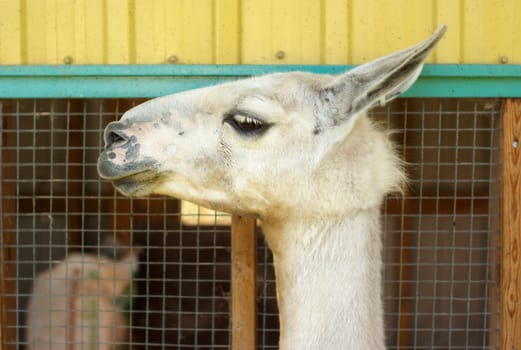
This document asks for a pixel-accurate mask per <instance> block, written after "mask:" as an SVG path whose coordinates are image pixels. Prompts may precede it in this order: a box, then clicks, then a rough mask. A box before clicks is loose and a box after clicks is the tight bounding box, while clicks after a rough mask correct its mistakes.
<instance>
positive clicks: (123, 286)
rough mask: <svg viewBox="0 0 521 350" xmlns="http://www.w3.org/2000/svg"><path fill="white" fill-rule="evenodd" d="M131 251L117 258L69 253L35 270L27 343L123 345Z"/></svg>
mask: <svg viewBox="0 0 521 350" xmlns="http://www.w3.org/2000/svg"><path fill="white" fill-rule="evenodd" d="M136 267H137V257H136V255H135V253H130V254H128V255H127V257H125V258H123V259H122V260H120V261H112V260H110V259H108V258H105V257H99V256H96V255H88V254H80V253H72V254H70V255H69V256H68V257H67V258H66V259H64V260H63V261H61V262H60V263H58V264H56V265H55V266H54V267H52V268H51V269H50V270H48V271H44V272H42V273H40V274H39V275H38V277H37V278H36V280H35V282H34V286H33V292H32V296H31V299H30V300H29V307H28V322H27V337H26V338H27V349H30V350H51V349H52V350H76V349H100V350H109V349H111V350H112V349H116V348H121V349H124V348H127V346H126V344H127V343H128V323H127V321H126V318H125V317H124V307H125V304H126V303H128V302H129V295H128V291H129V288H130V285H131V281H132V274H133V272H134V271H135V269H136Z"/></svg>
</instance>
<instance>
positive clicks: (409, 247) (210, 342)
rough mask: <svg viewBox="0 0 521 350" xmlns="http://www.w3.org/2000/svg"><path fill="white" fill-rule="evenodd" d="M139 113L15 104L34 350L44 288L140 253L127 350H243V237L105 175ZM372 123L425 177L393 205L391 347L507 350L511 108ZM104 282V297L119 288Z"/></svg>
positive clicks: (14, 184)
mask: <svg viewBox="0 0 521 350" xmlns="http://www.w3.org/2000/svg"><path fill="white" fill-rule="evenodd" d="M137 102H139V101H135V100H110V99H103V100H3V101H0V113H1V114H0V115H1V118H2V130H1V135H2V144H1V157H2V158H1V164H2V167H1V171H0V179H1V198H2V201H1V204H0V205H1V207H0V210H1V212H2V216H3V220H2V228H1V232H2V243H3V248H2V249H3V252H4V254H3V255H2V258H3V261H1V262H0V263H1V264H2V268H3V269H4V272H5V273H4V280H5V281H4V284H5V286H7V287H5V286H4V288H3V290H2V291H1V293H2V295H0V297H2V298H3V299H4V301H6V302H4V305H7V307H8V308H9V309H8V310H7V311H8V312H9V315H10V316H12V317H10V318H9V324H8V325H6V326H5V327H6V328H5V329H7V330H8V332H11V333H13V334H15V336H14V338H13V339H14V340H12V342H16V344H17V346H18V347H19V348H20V349H24V348H25V347H26V345H27V339H28V336H27V335H28V333H29V332H28V327H29V324H30V323H29V322H28V320H29V319H30V314H31V312H33V313H34V310H33V309H31V308H30V302H29V300H30V299H31V295H32V292H33V291H34V289H35V288H36V287H35V286H36V283H35V281H36V280H37V279H38V276H42V275H41V274H42V273H43V272H44V271H48V270H49V269H51V268H52V267H53V266H56V264H59V263H60V262H61V261H63V259H67V258H68V257H70V256H73V255H74V254H75V253H80V254H83V255H87V256H97V257H100V256H103V257H105V258H106V259H110V261H114V262H118V261H122V259H123V260H124V258H125V256H127V255H128V254H131V253H132V254H136V255H137V256H138V258H139V263H138V264H137V266H136V268H135V269H134V270H133V272H132V274H133V279H132V281H133V282H132V283H131V284H130V287H131V288H129V289H127V292H128V291H130V292H129V293H130V294H129V295H130V296H131V298H130V299H129V300H131V302H128V303H127V304H125V305H123V306H121V308H120V309H118V310H120V311H121V314H122V316H123V320H124V322H123V323H122V324H121V325H120V326H121V327H122V328H123V329H124V330H123V332H127V334H126V337H125V341H123V342H122V344H123V345H124V346H126V347H127V348H131V349H151V348H161V349H193V348H198V349H218V348H223V349H224V348H226V349H227V348H229V346H230V339H231V336H230V327H229V325H230V297H231V296H230V278H231V274H230V228H229V226H227V225H225V224H223V221H222V220H217V218H213V217H212V216H211V215H210V216H209V217H204V216H197V215H195V223H194V220H193V219H194V217H191V219H192V220H191V221H186V220H183V217H182V213H181V210H180V204H179V202H178V201H177V200H174V199H169V198H163V197H151V198H147V199H128V198H124V197H122V196H121V195H119V194H118V193H116V192H115V191H114V189H113V188H112V186H111V185H110V184H109V183H107V182H104V181H101V180H100V179H99V177H98V176H97V172H96V160H97V157H98V154H99V152H100V150H101V148H102V147H103V145H102V136H101V135H102V130H103V128H104V126H105V125H106V124H107V123H108V122H109V121H112V120H115V119H117V118H119V117H120V116H121V114H122V112H124V111H125V110H126V109H128V108H129V107H131V106H132V105H134V104H136V103H137ZM372 115H373V117H374V118H375V119H376V120H378V121H380V122H382V123H385V124H387V125H389V126H390V127H391V128H392V129H393V130H395V132H394V133H393V135H392V137H393V138H394V139H395V141H396V144H397V148H398V150H399V152H401V153H402V155H403V158H404V159H405V161H406V162H407V163H406V168H407V171H408V175H409V179H410V182H409V186H408V188H407V189H406V190H405V192H404V194H403V195H402V194H397V195H393V196H390V197H389V198H388V199H387V200H386V202H385V203H384V205H383V208H382V210H383V213H384V216H383V218H382V226H383V229H384V234H383V240H384V250H383V256H384V262H385V270H384V279H383V285H384V296H383V297H384V304H385V321H386V337H387V343H388V347H389V348H390V349H484V348H498V347H499V344H498V332H499V329H498V321H497V319H498V313H499V310H498V308H499V302H498V298H499V296H498V288H497V283H498V272H497V270H498V267H499V264H500V261H499V258H498V255H497V251H498V249H499V225H498V222H499V215H500V213H499V203H500V201H501V198H500V196H499V191H498V188H499V182H500V178H499V176H498V174H499V173H498V171H497V169H498V167H500V159H498V157H497V155H498V150H497V147H498V144H499V142H498V141H499V132H500V103H499V102H498V101H496V100H468V99H466V100H456V99H451V100H444V99H400V100H397V101H395V102H393V103H392V104H390V105H389V106H387V107H385V108H380V109H377V110H375V111H374V112H372ZM191 215H192V216H193V215H194V214H191ZM214 219H215V220H214ZM201 220H204V223H203V222H202V221H201ZM212 220H214V221H212ZM188 223H189V224H188ZM257 249H258V252H257V253H258V254H257V268H258V271H257V282H258V286H257V301H258V329H257V332H258V337H257V338H258V347H259V348H260V349H276V348H277V340H278V315H277V304H276V297H275V293H276V292H275V281H274V273H273V269H272V257H271V254H270V252H269V250H268V249H267V248H266V246H265V244H264V240H263V238H262V235H261V233H260V232H259V235H258V248H257ZM6 252H7V253H8V254H7V253H6ZM83 268H84V269H86V267H83ZM100 269H101V268H100ZM100 276H101V275H100ZM100 276H98V277H99V278H98V279H97V281H98V282H97V283H98V287H99V286H102V285H103V286H104V285H106V284H109V285H113V284H114V283H115V277H111V278H109V279H106V280H104V279H103V278H102V277H100ZM91 277H92V276H90V277H89V278H91ZM62 280H63V281H65V283H69V280H72V278H71V276H69V275H67V274H65V277H62ZM71 288H72V287H71ZM95 290H96V291H99V290H101V289H100V288H98V289H95ZM40 292H41V293H44V292H42V291H40ZM45 293H47V294H45ZM45 293H44V295H47V299H48V300H50V299H51V295H49V294H50V292H49V291H48V290H47V292H45ZM76 293H77V295H79V296H83V294H81V293H80V294H78V293H79V292H76ZM99 293H101V292H99ZM64 294H67V293H64ZM64 305H65V306H64V308H65V307H67V305H68V306H69V307H71V305H72V304H70V303H69V304H64ZM54 307H55V308H56V307H57V306H54ZM58 308H59V306H58ZM55 311H56V310H55ZM58 311H63V312H65V311H66V310H58ZM69 316H70V315H69ZM52 322H53V317H51V316H48V317H47V319H46V323H47V325H51V326H52ZM82 322H83V321H82ZM84 326H85V327H87V326H88V325H84ZM60 327H61V328H64V329H65V327H64V326H63V325H59V324H58V323H57V324H56V327H55V328H60ZM100 327H101V326H100ZM105 327H109V326H105ZM100 334H101V333H100ZM69 336H70V334H69ZM76 336H78V334H76ZM115 337H116V336H115V335H114V334H112V335H111V336H109V338H108V339H109V340H107V342H115V341H116V339H115ZM64 339H65V340H64V342H65V343H66V342H67V337H66V336H65V337H64ZM84 341H88V340H84ZM118 341H119V340H118ZM120 343H121V341H120ZM111 344H112V343H111Z"/></svg>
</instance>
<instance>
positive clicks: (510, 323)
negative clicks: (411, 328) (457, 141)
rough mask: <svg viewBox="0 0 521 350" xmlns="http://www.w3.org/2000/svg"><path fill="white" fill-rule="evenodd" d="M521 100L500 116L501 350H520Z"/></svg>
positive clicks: (510, 104) (507, 104) (506, 108)
mask: <svg viewBox="0 0 521 350" xmlns="http://www.w3.org/2000/svg"><path fill="white" fill-rule="evenodd" d="M520 139H521V100H520V99H515V100H513V99H509V100H507V101H506V103H505V109H504V113H503V216H502V217H503V224H502V226H503V238H502V241H503V242H502V243H503V244H502V277H501V280H502V287H501V293H502V299H501V300H502V301H501V302H502V310H501V321H502V322H501V333H502V337H501V349H503V350H512V349H521V261H520V254H521V252H520V249H521V207H520V205H521V203H520V199H521V146H520V145H519V142H520Z"/></svg>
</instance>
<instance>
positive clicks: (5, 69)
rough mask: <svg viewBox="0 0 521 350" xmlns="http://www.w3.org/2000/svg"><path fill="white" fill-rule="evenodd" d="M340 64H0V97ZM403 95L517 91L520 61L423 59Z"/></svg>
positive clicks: (180, 87)
mask: <svg viewBox="0 0 521 350" xmlns="http://www.w3.org/2000/svg"><path fill="white" fill-rule="evenodd" d="M351 68H353V66H345V65H58V66H51V65H17V66H0V98H110V97H113V98H124V97H143V98H149V97H156V96H162V95H167V94H170V93H175V92H179V91H184V90H189V89H194V88H199V87H203V86H208V85H215V84H218V83H222V82H227V81H232V80H237V79H240V78H245V77H249V76H252V75H262V74H269V73H274V72H290V71H306V72H312V73H319V74H339V73H342V72H345V71H347V70H349V69H351ZM404 96H406V97H475V98H476V97H521V65H481V64H478V65H470V64H463V65H458V64H448V65H426V66H425V68H424V70H423V72H422V74H421V76H420V78H419V80H418V81H417V82H416V83H415V84H414V85H413V87H412V88H411V89H410V90H409V91H407V93H406V94H404Z"/></svg>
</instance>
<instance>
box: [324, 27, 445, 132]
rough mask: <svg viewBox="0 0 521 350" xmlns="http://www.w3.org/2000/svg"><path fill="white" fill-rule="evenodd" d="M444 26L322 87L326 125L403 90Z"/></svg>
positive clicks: (412, 79) (395, 95)
mask: <svg viewBox="0 0 521 350" xmlns="http://www.w3.org/2000/svg"><path fill="white" fill-rule="evenodd" d="M445 29H446V27H445V25H442V26H440V27H439V28H438V29H437V30H436V31H435V32H434V34H432V36H431V37H430V38H428V39H427V40H425V41H423V42H421V43H419V44H416V45H414V46H412V47H409V48H407V49H405V50H402V51H399V52H396V53H393V54H390V55H388V56H385V57H381V58H379V59H376V60H374V61H371V62H368V63H366V64H363V65H361V66H359V67H357V68H354V69H352V70H350V71H349V72H347V73H344V74H342V75H340V76H338V77H336V78H335V79H334V80H333V81H332V82H331V83H329V84H328V85H327V86H325V87H324V88H322V89H321V91H320V99H321V102H322V104H323V106H324V107H325V112H326V113H325V114H326V116H327V118H328V119H329V120H327V121H324V122H325V123H326V125H337V124H341V123H343V122H344V121H347V120H352V119H353V118H351V117H352V116H354V115H358V114H361V112H363V111H365V110H367V109H369V108H371V107H374V106H382V105H385V103H387V102H389V101H391V100H393V99H395V98H396V97H398V96H399V95H400V94H402V93H403V92H405V91H406V90H407V89H408V88H409V87H411V85H412V84H413V83H414V82H415V81H416V79H417V78H418V76H419V75H420V72H421V70H422V67H423V63H424V61H425V58H426V57H427V55H428V54H429V52H430V51H431V50H432V49H433V48H434V46H435V45H436V43H437V42H438V41H439V40H440V38H441V37H442V36H443V33H444V32H445Z"/></svg>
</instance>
